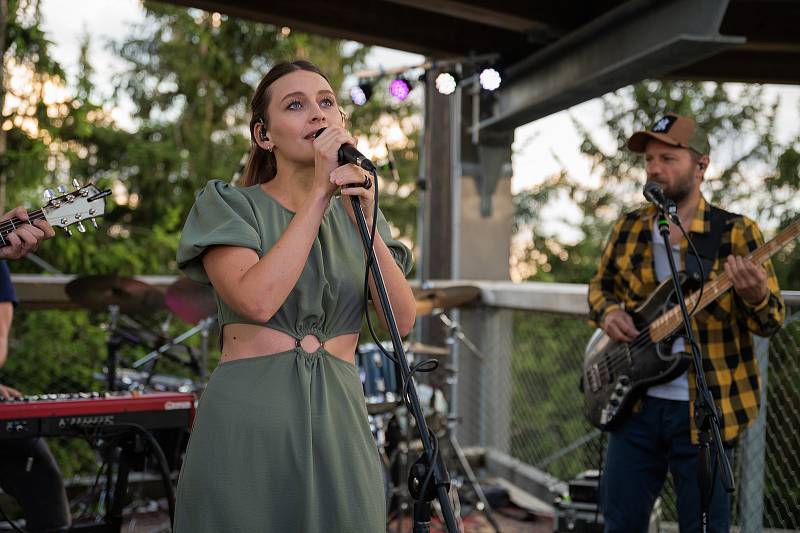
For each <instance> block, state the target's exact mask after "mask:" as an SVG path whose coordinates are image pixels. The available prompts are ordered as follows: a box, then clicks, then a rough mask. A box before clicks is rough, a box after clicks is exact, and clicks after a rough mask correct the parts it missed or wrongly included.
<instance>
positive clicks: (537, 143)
mask: <svg viewBox="0 0 800 533" xmlns="http://www.w3.org/2000/svg"><path fill="white" fill-rule="evenodd" d="M42 8H43V13H44V27H45V30H46V31H47V33H48V36H49V38H50V39H51V40H52V41H53V44H54V49H53V51H52V53H53V55H54V56H55V58H56V59H57V60H58V61H59V62H60V63H61V64H62V65H63V66H65V67H66V68H67V72H68V74H70V73H74V72H75V68H76V67H75V64H76V60H77V57H78V51H79V43H80V39H81V36H82V35H83V34H85V33H86V32H88V31H91V35H92V49H91V50H90V59H91V61H92V63H93V65H94V67H95V72H96V78H95V82H96V83H98V84H99V88H100V90H101V91H104V92H105V93H106V94H110V92H111V84H110V80H111V79H112V76H113V75H114V73H115V72H119V71H120V70H121V69H122V68H123V67H124V64H123V63H122V62H121V61H120V60H119V59H117V58H116V57H115V56H114V54H113V53H112V52H111V51H110V50H109V49H108V42H109V41H110V40H114V39H116V40H119V39H120V38H122V37H124V36H126V35H127V34H128V33H129V31H130V28H131V25H132V24H135V23H136V22H139V21H141V20H142V19H143V10H142V8H141V6H140V2H139V1H138V0H43V1H42ZM422 61H423V57H422V56H419V55H416V54H409V53H405V52H401V51H397V50H390V49H386V48H375V49H374V50H373V53H372V54H371V55H370V56H369V58H368V68H379V67H382V68H384V69H389V68H392V67H397V66H413V65H418V64H420V63H422ZM103 88H105V90H104V89H103ZM412 94H413V93H412ZM766 94H767V98H769V99H770V100H771V99H773V98H775V97H780V98H781V102H782V105H781V107H780V111H779V114H778V124H777V136H778V140H779V141H786V140H788V139H790V138H793V137H794V136H797V135H798V133H800V121H798V120H797V117H798V115H799V114H800V87H799V86H777V85H773V86H767V87H766ZM600 110H601V106H600V101H599V100H598V99H594V100H589V101H587V102H584V103H582V104H579V105H576V106H574V107H572V108H570V109H568V110H565V111H562V112H559V113H555V114H553V115H550V116H548V117H545V118H543V119H540V120H537V121H535V122H532V123H530V124H526V125H524V126H522V127H520V128H517V130H516V132H515V140H514V145H513V148H514V156H513V161H512V163H513V169H514V177H513V179H512V191H513V192H518V191H520V190H523V189H527V188H530V187H532V186H534V185H536V184H538V183H541V182H542V181H543V180H544V179H545V178H547V177H548V176H551V175H553V174H555V173H557V172H559V171H560V170H561V169H562V165H563V166H565V167H566V168H567V169H568V170H569V172H570V174H571V175H572V176H575V177H576V178H578V179H585V180H591V179H592V178H591V172H590V168H589V162H588V161H587V160H586V159H585V158H583V157H582V156H581V155H580V152H579V142H580V138H579V136H578V135H577V132H576V131H575V129H574V127H573V125H572V122H571V120H570V117H575V118H577V119H578V120H580V121H581V122H582V123H583V124H584V125H585V126H588V127H589V128H590V130H594V131H600V130H601V128H598V126H599V125H600V121H601V120H602V114H601V112H600ZM129 115H130V113H125V112H123V113H118V114H115V117H118V119H119V121H120V123H121V125H122V126H123V127H124V126H125V125H130V124H131V119H130V116H129ZM597 140H598V141H599V142H600V143H601V146H603V147H604V148H608V149H613V143H612V140H611V139H610V138H607V139H604V138H602V137H601V138H600V139H597ZM604 143H605V145H604ZM360 147H361V145H359V148H360ZM709 170H710V173H711V174H712V175H713V170H714V168H713V161H712V168H711V169H709ZM560 208H561V207H555V209H560ZM576 215H577V213H576Z"/></svg>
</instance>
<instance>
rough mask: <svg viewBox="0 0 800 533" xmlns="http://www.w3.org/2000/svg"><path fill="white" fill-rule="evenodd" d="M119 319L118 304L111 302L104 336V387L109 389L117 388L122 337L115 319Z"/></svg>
mask: <svg viewBox="0 0 800 533" xmlns="http://www.w3.org/2000/svg"><path fill="white" fill-rule="evenodd" d="M118 320H119V306H118V305H116V304H111V305H109V306H108V337H107V338H106V352H107V358H106V389H107V390H109V391H115V390H117V364H118V363H119V355H118V352H119V348H120V346H121V345H122V339H121V338H120V336H119V334H118V331H117V321H118Z"/></svg>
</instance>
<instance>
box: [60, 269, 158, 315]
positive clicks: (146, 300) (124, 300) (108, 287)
mask: <svg viewBox="0 0 800 533" xmlns="http://www.w3.org/2000/svg"><path fill="white" fill-rule="evenodd" d="M65 289H66V292H67V295H68V296H69V298H70V300H72V301H73V302H75V303H76V304H78V305H79V306H80V307H85V308H86V309H90V310H92V311H107V310H109V308H110V306H112V305H113V306H116V308H117V310H118V311H119V312H120V313H124V314H126V315H131V314H133V315H135V314H138V313H147V314H149V313H152V312H153V310H154V309H160V308H163V307H164V294H163V293H162V292H161V291H159V290H158V289H156V288H155V287H153V286H152V285H149V284H148V283H145V282H143V281H139V280H137V279H134V278H125V277H120V276H113V275H96V276H85V277H81V278H75V279H73V280H72V281H70V282H69V283H67V286H66V288H65Z"/></svg>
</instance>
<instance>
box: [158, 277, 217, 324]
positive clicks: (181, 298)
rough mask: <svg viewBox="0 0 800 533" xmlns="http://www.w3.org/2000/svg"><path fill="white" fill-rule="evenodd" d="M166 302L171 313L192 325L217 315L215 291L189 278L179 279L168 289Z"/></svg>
mask: <svg viewBox="0 0 800 533" xmlns="http://www.w3.org/2000/svg"><path fill="white" fill-rule="evenodd" d="M164 300H165V303H166V304H167V308H168V309H169V310H170V311H172V312H173V313H175V314H176V315H178V317H179V318H180V319H181V320H183V321H185V322H189V323H190V324H197V323H198V322H200V321H201V320H203V319H204V318H208V317H209V316H210V315H214V314H216V313H217V302H216V300H215V299H214V291H213V289H212V288H211V287H209V286H208V285H203V284H202V283H198V282H196V281H193V280H191V279H189V278H179V279H178V280H177V281H176V282H175V283H173V284H172V285H170V286H169V287H167V294H166V296H165V298H164Z"/></svg>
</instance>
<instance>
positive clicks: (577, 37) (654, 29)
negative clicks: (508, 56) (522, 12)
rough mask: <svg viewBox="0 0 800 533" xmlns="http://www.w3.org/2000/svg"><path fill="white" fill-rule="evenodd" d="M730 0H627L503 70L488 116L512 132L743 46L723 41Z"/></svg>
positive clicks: (732, 39)
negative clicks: (501, 83) (505, 75)
mask: <svg viewBox="0 0 800 533" xmlns="http://www.w3.org/2000/svg"><path fill="white" fill-rule="evenodd" d="M727 5H728V0H674V1H671V2H664V1H654V0H631V1H630V2H627V3H626V4H623V5H622V6H620V7H619V8H617V9H615V10H613V11H611V12H609V13H607V14H606V15H604V16H602V17H600V18H598V19H595V20H594V21H593V22H592V23H590V24H588V25H586V26H584V27H582V28H580V29H578V30H576V31H575V32H573V33H571V34H569V35H566V36H565V37H564V38H562V39H561V40H559V41H558V42H557V43H555V44H554V45H551V46H548V47H547V48H545V49H543V50H541V51H540V52H537V53H535V54H533V55H532V56H530V57H528V58H527V59H525V60H523V61H521V62H519V63H517V64H516V65H514V66H512V67H510V68H509V69H508V79H507V80H506V82H504V86H503V87H501V89H500V90H499V91H498V98H497V102H496V105H495V109H494V112H493V113H492V116H490V117H489V118H488V119H485V120H482V121H481V122H480V123H479V125H478V128H479V129H484V128H490V129H509V128H514V127H517V126H521V125H523V124H526V123H528V122H531V121H533V120H536V119H537V118H541V117H544V116H547V115H549V114H551V113H554V112H556V111H560V110H562V109H565V108H567V107H570V106H572V105H575V104H578V103H580V102H584V101H586V100H589V99H590V98H594V97H596V96H600V95H602V94H605V93H607V92H608V91H612V90H614V89H618V88H619V87H623V86H625V85H628V84H630V83H634V82H637V81H639V80H641V79H643V78H647V77H655V76H659V75H661V74H665V73H668V72H671V71H673V70H676V69H678V68H680V67H684V66H686V65H689V64H691V63H695V62H697V61H699V60H701V59H704V58H706V57H709V56H711V55H714V54H716V53H718V52H720V51H721V50H724V49H726V48H729V47H732V46H735V45H740V44H742V43H744V42H745V38H744V37H738V36H723V35H720V34H719V26H720V23H721V21H722V18H723V16H724V15H725V10H726V8H727Z"/></svg>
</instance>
